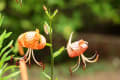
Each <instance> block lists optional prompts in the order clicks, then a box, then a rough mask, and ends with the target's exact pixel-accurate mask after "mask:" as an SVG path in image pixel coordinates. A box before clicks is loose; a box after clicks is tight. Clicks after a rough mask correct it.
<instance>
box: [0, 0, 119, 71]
mask: <svg viewBox="0 0 120 80" xmlns="http://www.w3.org/2000/svg"><path fill="white" fill-rule="evenodd" d="M22 4H23V5H22V8H21V7H20V5H19V4H17V3H16V0H0V12H1V13H2V14H3V15H4V22H3V24H2V27H0V33H2V32H3V31H4V29H6V30H7V31H9V32H13V34H12V36H11V37H10V38H9V39H8V40H7V41H6V42H5V43H4V45H5V44H7V43H8V41H9V40H11V39H12V40H17V37H18V36H19V35H20V34H21V33H23V32H25V31H30V30H35V29H36V28H39V29H40V33H42V34H44V35H45V33H44V32H43V24H44V21H47V17H46V15H45V13H44V11H43V8H42V6H43V4H45V5H46V6H47V7H48V8H49V10H50V11H54V10H55V9H58V10H59V13H58V14H57V16H56V18H55V19H54V24H53V28H54V30H53V31H54V36H53V41H54V50H57V49H59V48H60V47H61V46H63V45H64V46H66V44H67V40H68V37H69V35H70V33H71V32H72V31H74V38H73V41H74V40H79V39H81V38H83V39H85V40H86V41H88V42H89V49H88V51H87V52H86V55H91V54H87V53H90V50H91V48H93V49H96V50H97V51H98V52H99V54H100V59H99V60H100V61H103V62H104V61H108V62H110V64H111V63H112V65H113V66H115V67H116V66H117V67H120V64H119V63H120V54H119V53H120V47H117V46H120V0H23V3H22ZM45 36H46V35H45ZM46 38H47V39H48V36H46ZM47 41H49V39H48V40H47ZM35 53H45V54H36V56H38V57H41V58H45V59H43V60H44V61H47V62H49V58H48V57H49V51H48V48H47V47H46V48H45V50H42V51H40V52H39V51H35ZM47 54H48V55H47ZM71 60H73V59H70V58H68V55H67V53H66V51H64V53H63V54H61V55H60V56H59V57H58V58H57V59H56V62H55V63H56V64H58V65H59V64H61V63H65V62H69V61H71ZM75 60H76V59H75ZM58 62H59V63H58ZM105 64H106V63H105ZM103 66H104V67H103ZM105 66H106V65H103V64H101V67H100V70H102V69H103V68H105ZM98 68H99V67H98V66H97V69H98ZM94 69H95V68H94ZM94 69H93V70H94ZM105 69H106V68H105Z"/></svg>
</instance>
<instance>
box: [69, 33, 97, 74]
mask: <svg viewBox="0 0 120 80" xmlns="http://www.w3.org/2000/svg"><path fill="white" fill-rule="evenodd" d="M72 35H73V32H72V33H71V35H70V37H69V41H68V44H67V52H68V55H69V57H70V58H74V57H77V56H78V57H79V58H78V62H77V64H75V66H73V67H72V68H71V71H72V72H75V71H76V70H77V69H78V68H79V66H80V61H81V60H82V62H83V64H84V66H83V68H85V67H86V62H89V63H93V62H96V61H97V60H98V57H99V55H98V54H97V53H96V54H95V55H93V56H92V57H90V58H87V57H85V56H84V52H85V51H86V50H87V49H88V42H87V41H84V40H79V41H75V42H73V43H71V40H72ZM80 58H81V59H80ZM94 58H95V59H94Z"/></svg>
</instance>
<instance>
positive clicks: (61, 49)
mask: <svg viewBox="0 0 120 80" xmlns="http://www.w3.org/2000/svg"><path fill="white" fill-rule="evenodd" d="M64 50H65V48H64V46H63V47H61V48H60V49H59V50H58V51H56V52H55V53H54V55H53V57H54V58H55V57H57V56H59V55H60V54H61V53H62V52H63V51H64Z"/></svg>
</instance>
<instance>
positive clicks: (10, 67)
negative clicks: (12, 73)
mask: <svg viewBox="0 0 120 80" xmlns="http://www.w3.org/2000/svg"><path fill="white" fill-rule="evenodd" d="M17 67H18V66H16V65H12V66H8V67H7V68H5V69H4V70H3V73H4V72H6V71H8V70H11V69H14V68H17Z"/></svg>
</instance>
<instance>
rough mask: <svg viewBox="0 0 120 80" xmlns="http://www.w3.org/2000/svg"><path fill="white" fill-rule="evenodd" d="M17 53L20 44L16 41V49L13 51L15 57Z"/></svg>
mask: <svg viewBox="0 0 120 80" xmlns="http://www.w3.org/2000/svg"><path fill="white" fill-rule="evenodd" d="M17 52H18V42H17V40H16V42H15V47H14V49H13V53H15V55H16V54H17Z"/></svg>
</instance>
